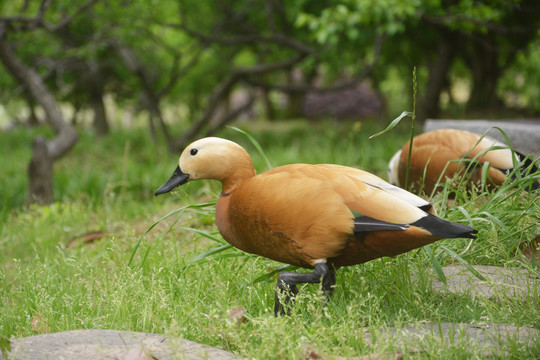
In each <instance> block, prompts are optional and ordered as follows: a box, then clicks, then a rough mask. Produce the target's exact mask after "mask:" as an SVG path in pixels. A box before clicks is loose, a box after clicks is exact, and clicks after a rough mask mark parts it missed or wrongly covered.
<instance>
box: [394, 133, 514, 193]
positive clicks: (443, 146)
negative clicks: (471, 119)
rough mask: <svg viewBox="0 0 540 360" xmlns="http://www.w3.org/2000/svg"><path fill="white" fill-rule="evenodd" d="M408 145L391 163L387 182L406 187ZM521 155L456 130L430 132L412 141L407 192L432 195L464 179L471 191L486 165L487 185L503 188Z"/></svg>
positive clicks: (480, 137) (484, 139)
mask: <svg viewBox="0 0 540 360" xmlns="http://www.w3.org/2000/svg"><path fill="white" fill-rule="evenodd" d="M408 161H409V142H407V143H406V144H405V145H404V146H403V147H402V148H401V150H399V151H398V152H397V153H396V154H395V155H394V156H393V157H392V159H391V160H390V163H389V166H388V177H389V181H390V182H391V183H392V184H393V185H396V186H405V177H406V169H407V163H408ZM519 161H520V154H518V153H515V152H513V151H512V150H511V149H510V148H509V147H508V146H507V145H505V144H502V143H500V142H498V141H497V140H495V139H493V138H490V137H488V136H482V135H480V134H475V133H471V132H468V131H464V130H457V129H441V130H434V131H429V132H426V133H423V134H420V135H418V136H416V137H415V138H414V139H413V147H412V152H411V159H410V168H409V178H408V183H409V186H408V188H414V189H415V190H417V191H420V190H422V191H424V192H425V193H426V194H431V193H432V192H433V191H438V190H440V189H441V188H442V185H441V184H443V183H444V182H445V181H446V180H447V179H454V178H458V179H460V180H461V179H463V180H464V181H465V182H466V184H467V185H468V186H469V187H470V186H472V185H473V184H476V185H478V184H479V183H480V182H481V179H482V168H483V166H484V164H486V163H488V162H489V165H490V166H489V170H488V171H487V183H488V185H490V186H492V187H497V186H500V185H502V184H503V183H504V182H505V181H506V178H507V175H508V173H509V172H510V171H511V170H512V169H513V167H514V164H517V163H518V162H519Z"/></svg>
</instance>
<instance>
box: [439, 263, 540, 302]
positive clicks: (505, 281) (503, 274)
mask: <svg viewBox="0 0 540 360" xmlns="http://www.w3.org/2000/svg"><path fill="white" fill-rule="evenodd" d="M474 269H476V270H477V271H478V272H479V273H480V274H481V275H482V276H483V277H484V278H485V279H486V280H485V281H484V280H480V279H478V278H477V277H476V276H474V275H473V274H472V273H471V272H470V271H469V270H468V269H467V268H465V267H463V266H461V265H452V266H445V267H443V268H442V270H443V272H444V275H445V276H446V280H447V283H446V284H444V283H443V282H442V281H440V280H439V279H438V278H437V279H434V280H433V283H432V287H433V289H434V290H440V289H444V290H447V291H450V292H452V293H455V294H471V295H473V296H485V297H488V298H490V299H496V298H500V297H508V296H516V297H526V296H527V295H528V294H529V292H533V291H534V290H535V289H536V288H538V280H539V279H538V278H537V277H534V276H532V275H531V274H530V272H528V271H527V270H524V269H507V268H502V267H499V266H474Z"/></svg>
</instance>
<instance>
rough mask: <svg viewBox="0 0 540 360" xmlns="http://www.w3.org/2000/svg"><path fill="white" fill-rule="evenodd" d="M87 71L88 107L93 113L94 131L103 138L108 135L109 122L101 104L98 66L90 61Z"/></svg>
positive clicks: (103, 104)
mask: <svg viewBox="0 0 540 360" xmlns="http://www.w3.org/2000/svg"><path fill="white" fill-rule="evenodd" d="M87 65H88V70H89V73H90V74H89V75H90V76H89V77H88V78H87V79H88V91H89V94H90V106H91V107H92V110H93V111H94V130H95V131H96V134H97V135H98V136H104V135H107V134H108V133H109V122H108V120H107V112H106V110H105V103H104V102H103V91H104V88H103V79H102V76H101V73H100V71H99V65H98V64H97V63H96V62H94V61H90V62H89V63H87Z"/></svg>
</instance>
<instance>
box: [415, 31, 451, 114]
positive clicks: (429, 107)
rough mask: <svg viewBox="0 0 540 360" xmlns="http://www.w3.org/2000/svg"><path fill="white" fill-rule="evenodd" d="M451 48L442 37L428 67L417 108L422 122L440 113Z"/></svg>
mask: <svg viewBox="0 0 540 360" xmlns="http://www.w3.org/2000/svg"><path fill="white" fill-rule="evenodd" d="M452 58H453V57H452V47H451V46H450V44H449V42H448V41H446V40H445V39H444V37H443V39H442V41H440V42H439V46H438V48H437V54H436V56H435V58H434V59H433V60H432V61H431V63H430V64H429V65H428V71H429V78H428V82H427V85H426V91H425V93H424V96H423V97H422V100H421V103H420V106H419V107H418V111H417V117H418V120H419V121H421V122H424V121H425V120H426V119H428V118H437V117H439V113H440V103H439V100H440V97H441V92H442V91H443V90H444V89H445V88H446V87H447V84H448V71H449V70H450V65H451V64H452Z"/></svg>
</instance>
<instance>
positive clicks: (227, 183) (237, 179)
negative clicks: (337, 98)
mask: <svg viewBox="0 0 540 360" xmlns="http://www.w3.org/2000/svg"><path fill="white" fill-rule="evenodd" d="M255 175H256V174H255V169H254V168H253V165H251V166H250V167H248V166H245V167H242V168H236V169H235V170H234V171H233V173H232V174H229V176H227V177H225V178H224V179H223V180H222V181H221V183H222V189H221V194H222V196H228V195H230V194H232V193H233V192H234V190H235V189H236V188H237V187H238V186H240V185H241V184H242V183H244V182H245V181H246V180H249V179H251V178H252V177H254V176H255Z"/></svg>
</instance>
